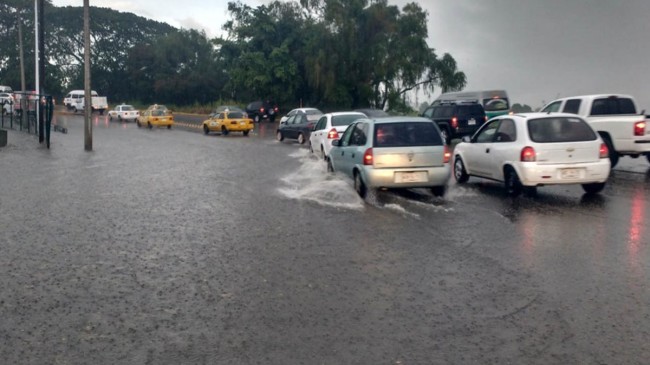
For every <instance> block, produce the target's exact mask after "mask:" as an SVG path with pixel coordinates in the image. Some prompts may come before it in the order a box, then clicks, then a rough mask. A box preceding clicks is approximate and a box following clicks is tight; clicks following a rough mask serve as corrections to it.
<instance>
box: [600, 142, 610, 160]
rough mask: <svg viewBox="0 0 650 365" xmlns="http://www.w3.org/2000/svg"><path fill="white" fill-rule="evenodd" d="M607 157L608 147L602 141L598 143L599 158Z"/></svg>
mask: <svg viewBox="0 0 650 365" xmlns="http://www.w3.org/2000/svg"><path fill="white" fill-rule="evenodd" d="M608 157H609V148H607V145H606V144H604V143H601V144H600V158H608Z"/></svg>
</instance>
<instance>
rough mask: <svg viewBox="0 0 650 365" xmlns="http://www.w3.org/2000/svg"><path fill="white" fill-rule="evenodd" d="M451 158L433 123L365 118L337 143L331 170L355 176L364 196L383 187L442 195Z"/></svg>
mask: <svg viewBox="0 0 650 365" xmlns="http://www.w3.org/2000/svg"><path fill="white" fill-rule="evenodd" d="M450 158H451V153H450V152H449V149H448V147H447V145H446V144H444V142H443V140H442V137H441V135H440V130H439V129H438V127H437V126H436V125H435V123H433V122H432V121H431V120H429V119H426V118H420V117H408V116H405V117H390V118H377V119H359V120H357V121H355V122H354V123H353V124H351V125H350V126H349V127H348V128H347V129H346V130H345V132H344V133H343V136H341V139H335V140H334V141H332V150H331V151H330V158H329V159H328V162H327V164H328V165H327V167H328V170H330V171H338V172H341V173H343V174H344V175H346V176H348V177H350V178H352V180H353V181H354V188H355V190H356V191H357V193H358V194H359V195H360V196H361V197H365V196H366V194H367V193H368V191H372V190H375V189H378V188H416V187H424V188H430V189H431V192H432V193H433V194H434V195H435V196H442V195H444V193H445V190H446V187H447V181H448V180H449V175H450V173H451V167H450V165H449V161H450Z"/></svg>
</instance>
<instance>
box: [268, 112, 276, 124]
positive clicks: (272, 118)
mask: <svg viewBox="0 0 650 365" xmlns="http://www.w3.org/2000/svg"><path fill="white" fill-rule="evenodd" d="M269 123H275V114H274V115H271V116H270V117H269Z"/></svg>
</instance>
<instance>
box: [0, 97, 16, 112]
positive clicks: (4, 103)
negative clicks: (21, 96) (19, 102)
mask: <svg viewBox="0 0 650 365" xmlns="http://www.w3.org/2000/svg"><path fill="white" fill-rule="evenodd" d="M0 107H1V108H2V109H1V111H2V114H11V113H13V112H14V96H13V95H12V94H11V93H7V92H0Z"/></svg>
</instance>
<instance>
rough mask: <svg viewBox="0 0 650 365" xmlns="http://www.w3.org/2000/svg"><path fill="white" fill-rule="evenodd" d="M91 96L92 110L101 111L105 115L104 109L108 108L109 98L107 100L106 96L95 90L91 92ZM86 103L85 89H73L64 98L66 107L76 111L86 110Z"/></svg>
mask: <svg viewBox="0 0 650 365" xmlns="http://www.w3.org/2000/svg"><path fill="white" fill-rule="evenodd" d="M90 97H91V100H92V104H91V105H92V111H93V112H99V114H100V115H103V114H104V111H105V110H106V109H108V100H106V97H105V96H99V95H98V94H97V92H96V91H95V90H92V91H91V92H90ZM84 103H85V98H84V91H83V90H72V91H70V92H69V93H68V95H66V96H65V98H64V99H63V104H65V107H66V109H68V110H72V111H73V112H75V113H76V112H78V111H83V110H84Z"/></svg>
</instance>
